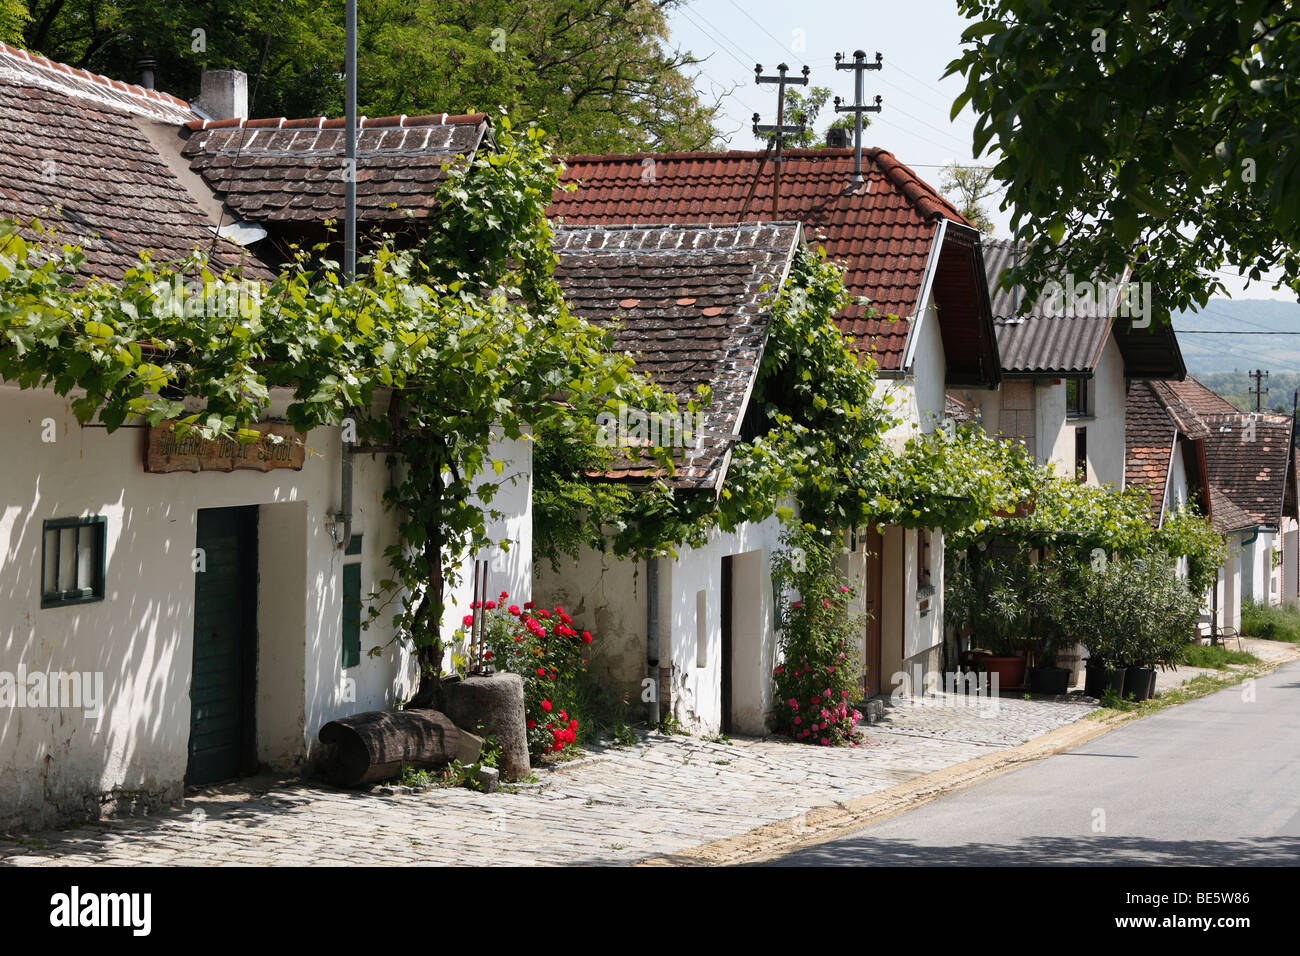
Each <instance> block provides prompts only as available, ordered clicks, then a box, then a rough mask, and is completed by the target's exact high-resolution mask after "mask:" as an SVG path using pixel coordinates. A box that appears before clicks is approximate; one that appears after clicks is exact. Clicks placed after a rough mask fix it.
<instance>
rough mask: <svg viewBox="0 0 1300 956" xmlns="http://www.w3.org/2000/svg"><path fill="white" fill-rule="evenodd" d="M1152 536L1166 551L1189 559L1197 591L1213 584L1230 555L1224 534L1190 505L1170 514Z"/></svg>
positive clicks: (1191, 580) (1189, 577)
mask: <svg viewBox="0 0 1300 956" xmlns="http://www.w3.org/2000/svg"><path fill="white" fill-rule="evenodd" d="M1151 538H1152V544H1153V545H1154V546H1155V547H1156V548H1158V549H1159V550H1161V551H1163V552H1164V553H1165V554H1168V555H1171V556H1173V557H1182V558H1186V559H1187V586H1188V587H1189V588H1190V589H1191V591H1192V593H1193V594H1204V593H1205V592H1206V591H1207V590H1208V589H1209V588H1210V587H1211V586H1213V585H1214V583H1215V582H1216V581H1217V580H1218V579H1219V569H1220V568H1222V567H1223V562H1224V561H1226V560H1227V559H1228V548H1227V545H1226V544H1225V543H1224V540H1223V535H1221V534H1219V532H1217V531H1215V530H1214V526H1213V525H1211V524H1210V522H1209V521H1207V520H1206V519H1205V517H1204V516H1203V515H1200V514H1197V513H1196V512H1195V511H1193V510H1192V509H1191V508H1189V507H1186V506H1183V507H1180V508H1178V509H1177V510H1176V511H1174V512H1173V513H1172V514H1169V515H1167V516H1166V517H1165V521H1164V524H1163V525H1161V526H1160V528H1159V529H1158V530H1156V531H1155V532H1154V533H1153V534H1152V536H1151Z"/></svg>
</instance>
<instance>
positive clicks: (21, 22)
mask: <svg viewBox="0 0 1300 956" xmlns="http://www.w3.org/2000/svg"><path fill="white" fill-rule="evenodd" d="M30 19H31V16H30V14H28V12H27V4H26V3H24V2H23V0H0V43H9V44H12V45H14V46H22V45H23V28H24V27H25V26H26V25H27V21H28V20H30Z"/></svg>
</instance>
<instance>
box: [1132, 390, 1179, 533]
mask: <svg viewBox="0 0 1300 956" xmlns="http://www.w3.org/2000/svg"><path fill="white" fill-rule="evenodd" d="M1154 384H1155V383H1153V382H1133V383H1132V385H1130V386H1129V390H1128V398H1127V399H1126V401H1125V407H1124V445H1125V448H1124V484H1125V485H1126V486H1127V487H1129V488H1138V487H1145V488H1146V490H1147V493H1148V494H1149V495H1150V497H1151V502H1150V504H1151V523H1152V524H1153V525H1158V524H1159V523H1160V518H1161V515H1162V513H1163V511H1164V504H1165V489H1166V485H1167V484H1168V481H1169V461H1170V457H1171V456H1172V454H1173V451H1174V437H1175V435H1176V434H1177V429H1176V425H1175V422H1174V419H1173V417H1172V416H1171V415H1170V414H1169V410H1168V408H1166V406H1165V404H1164V402H1163V401H1161V398H1160V396H1159V395H1158V394H1157V392H1156V390H1155V388H1154V387H1153V386H1154Z"/></svg>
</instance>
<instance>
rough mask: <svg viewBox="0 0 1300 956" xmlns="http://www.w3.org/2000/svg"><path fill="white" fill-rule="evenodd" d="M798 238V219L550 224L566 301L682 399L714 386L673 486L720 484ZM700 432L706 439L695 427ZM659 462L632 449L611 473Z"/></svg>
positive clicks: (631, 472) (644, 469)
mask: <svg viewBox="0 0 1300 956" xmlns="http://www.w3.org/2000/svg"><path fill="white" fill-rule="evenodd" d="M800 239H801V229H800V226H799V224H798V223H791V222H776V223H745V224H741V225H731V226H709V225H695V226H692V225H680V226H659V225H656V226H636V225H625V226H563V227H560V228H558V229H556V230H555V251H556V254H557V255H558V257H559V263H558V265H557V266H556V270H555V276H556V279H557V280H559V283H560V285H561V287H562V288H563V290H564V294H565V298H566V300H567V301H568V303H569V307H570V309H571V310H572V311H573V312H574V313H575V314H577V315H580V316H582V317H583V318H585V319H588V320H590V321H592V322H596V323H598V324H603V325H608V326H609V327H610V329H611V330H612V331H613V334H614V343H615V348H617V349H618V350H620V351H626V352H629V353H630V354H632V355H633V356H634V358H635V360H636V368H637V369H638V370H639V371H641V372H644V373H647V374H648V375H649V376H650V377H651V378H652V379H653V380H654V381H655V382H656V383H657V384H658V385H659V386H660V387H661V388H663V389H665V390H666V391H669V392H673V393H675V394H676V395H677V397H678V399H679V401H680V402H681V403H682V407H683V408H684V407H685V402H686V401H687V400H689V399H692V398H694V397H695V389H696V387H697V386H699V385H709V386H710V387H711V388H712V392H713V400H712V402H711V404H710V405H708V406H707V407H706V408H705V410H704V428H706V429H707V430H708V431H709V432H710V433H714V434H712V435H706V436H703V437H702V440H701V441H699V444H698V446H697V447H688V448H687V449H685V451H684V454H683V455H682V457H681V458H680V459H679V460H678V462H677V464H676V472H675V474H674V476H673V478H672V479H671V481H670V483H671V484H673V485H675V486H677V487H683V488H709V489H715V490H716V489H718V488H720V487H721V485H722V482H723V480H724V478H725V473H726V466H727V462H728V461H729V458H730V448H731V445H730V442H728V441H727V440H726V439H725V438H721V437H717V436H719V435H720V436H726V435H739V433H740V425H741V422H742V421H743V419H744V414H745V408H746V406H747V404H748V402H749V397H750V395H751V393H752V391H753V387H754V381H755V379H756V377H757V373H758V369H759V364H760V361H761V358H762V353H763V343H764V341H765V340H766V337H767V327H768V321H769V319H770V310H769V308H768V303H769V302H770V300H771V298H772V297H773V296H774V295H775V294H776V291H777V290H778V289H779V288H780V286H781V283H782V282H783V281H784V278H785V275H786V273H787V271H788V269H789V267H790V263H791V260H792V258H793V255H794V252H795V250H796V248H797V246H798V244H799V242H800ZM696 438H697V439H700V438H701V436H700V435H699V433H698V432H697V434H696ZM657 473H658V470H657V466H655V465H654V464H653V463H652V462H650V461H649V460H648V459H642V458H641V457H640V456H635V457H634V458H633V459H632V460H622V461H619V462H618V463H617V465H616V470H615V472H614V474H613V475H612V477H620V478H641V477H646V476H647V475H650V474H657Z"/></svg>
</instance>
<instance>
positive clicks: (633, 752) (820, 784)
mask: <svg viewBox="0 0 1300 956" xmlns="http://www.w3.org/2000/svg"><path fill="white" fill-rule="evenodd" d="M982 703H983V704H984V709H981V708H979V707H975V706H955V705H954V703H953V701H952V700H950V699H940V700H939V701H938V703H937V704H936V703H925V704H922V703H919V702H913V703H911V704H901V705H898V706H887V707H886V710H885V717H884V719H883V720H882V721H881V722H880V723H877V724H875V725H873V726H871V727H870V728H867V730H866V733H865V740H864V743H863V745H862V746H860V747H857V748H847V747H846V748H822V747H812V746H806V745H802V744H793V743H789V742H786V741H783V740H779V739H776V738H767V739H756V738H740V739H733V740H725V739H718V738H715V739H703V738H698V737H682V736H673V737H665V736H659V735H652V736H649V737H646V738H644V739H643V740H642V742H641V743H640V744H637V745H635V746H632V747H625V748H607V749H596V750H594V751H593V752H592V755H591V756H590V757H587V758H583V759H580V760H576V761H573V762H570V763H568V764H561V765H559V766H558V767H557V768H555V769H548V770H541V771H539V773H538V776H539V778H540V779H541V784H540V785H537V786H534V787H531V788H525V789H521V790H519V791H518V792H512V793H505V792H501V793H495V794H491V795H483V794H478V793H474V792H472V791H469V790H465V789H440V790H432V791H426V792H423V793H416V794H410V795H404V796H383V795H380V794H379V793H378V792H377V791H371V792H355V791H346V790H337V789H333V788H331V787H328V786H325V785H321V784H317V783H316V782H314V781H312V782H304V781H300V780H270V779H266V778H263V779H261V780H258V779H254V780H253V781H243V782H238V783H232V784H227V785H223V786H218V787H212V788H207V789H204V790H201V791H199V792H197V793H194V794H192V795H190V796H187V798H186V800H185V806H184V807H182V808H178V809H174V810H169V811H166V812H163V813H160V814H157V815H154V816H150V817H136V818H128V819H122V820H116V821H100V822H96V823H93V824H86V825H82V826H78V827H73V828H68V829H63V830H54V831H47V832H43V833H39V834H32V835H27V836H22V837H19V838H5V837H0V865H50V864H53V865H86V864H110V865H144V866H157V865H202V866H212V865H239V864H252V865H285V864H288V865H295V864H317V865H319V864H324V865H330V864H368V865H375V864H385V865H387V864H411V863H425V864H521V865H522V864H539V863H542V864H546V863H569V864H583V863H588V864H620V863H631V862H635V861H637V860H640V859H644V858H646V857H650V856H658V855H661V854H665V853H671V852H674V851H678V850H682V849H686V848H688V847H692V846H698V845H700V844H703V843H707V842H709V841H712V840H716V839H720V838H724V837H731V836H737V835H739V834H742V833H745V832H747V831H749V830H751V829H754V828H755V827H758V826H761V825H763V824H767V823H773V822H777V821H781V820H786V819H789V820H790V821H791V827H792V828H795V829H796V830H798V829H799V828H800V827H801V826H802V817H803V814H804V813H805V812H806V811H808V810H810V809H812V808H813V807H817V806H830V805H833V804H835V803H836V802H837V801H846V800H850V799H853V798H856V797H862V796H866V795H868V794H870V793H872V792H875V791H878V790H882V789H885V788H887V787H890V786H893V785H894V784H897V783H901V782H903V781H906V780H910V779H912V778H914V777H917V776H919V775H921V774H925V773H928V772H930V771H933V770H939V769H942V768H944V767H949V766H952V765H954V764H957V763H961V762H963V761H965V760H969V759H971V758H974V757H978V756H981V755H983V754H988V753H992V752H995V751H997V750H1001V749H1005V748H1008V747H1011V746H1014V745H1016V744H1019V743H1022V742H1024V741H1026V740H1029V739H1031V738H1033V737H1036V736H1038V735H1040V734H1043V733H1046V732H1047V731H1049V730H1053V729H1055V728H1056V727H1060V726H1063V725H1065V724H1068V723H1072V722H1074V721H1076V720H1078V719H1079V718H1081V717H1082V716H1083V715H1084V714H1086V713H1088V712H1089V711H1090V710H1091V709H1092V708H1093V705H1092V703H1091V702H1088V701H1074V700H1071V701H1038V700H1033V701H1027V700H1023V699H1011V698H1004V699H1002V700H999V701H996V702H993V701H983V702H982ZM994 704H996V711H994V710H992V709H990V708H992V707H993V706H994Z"/></svg>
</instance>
